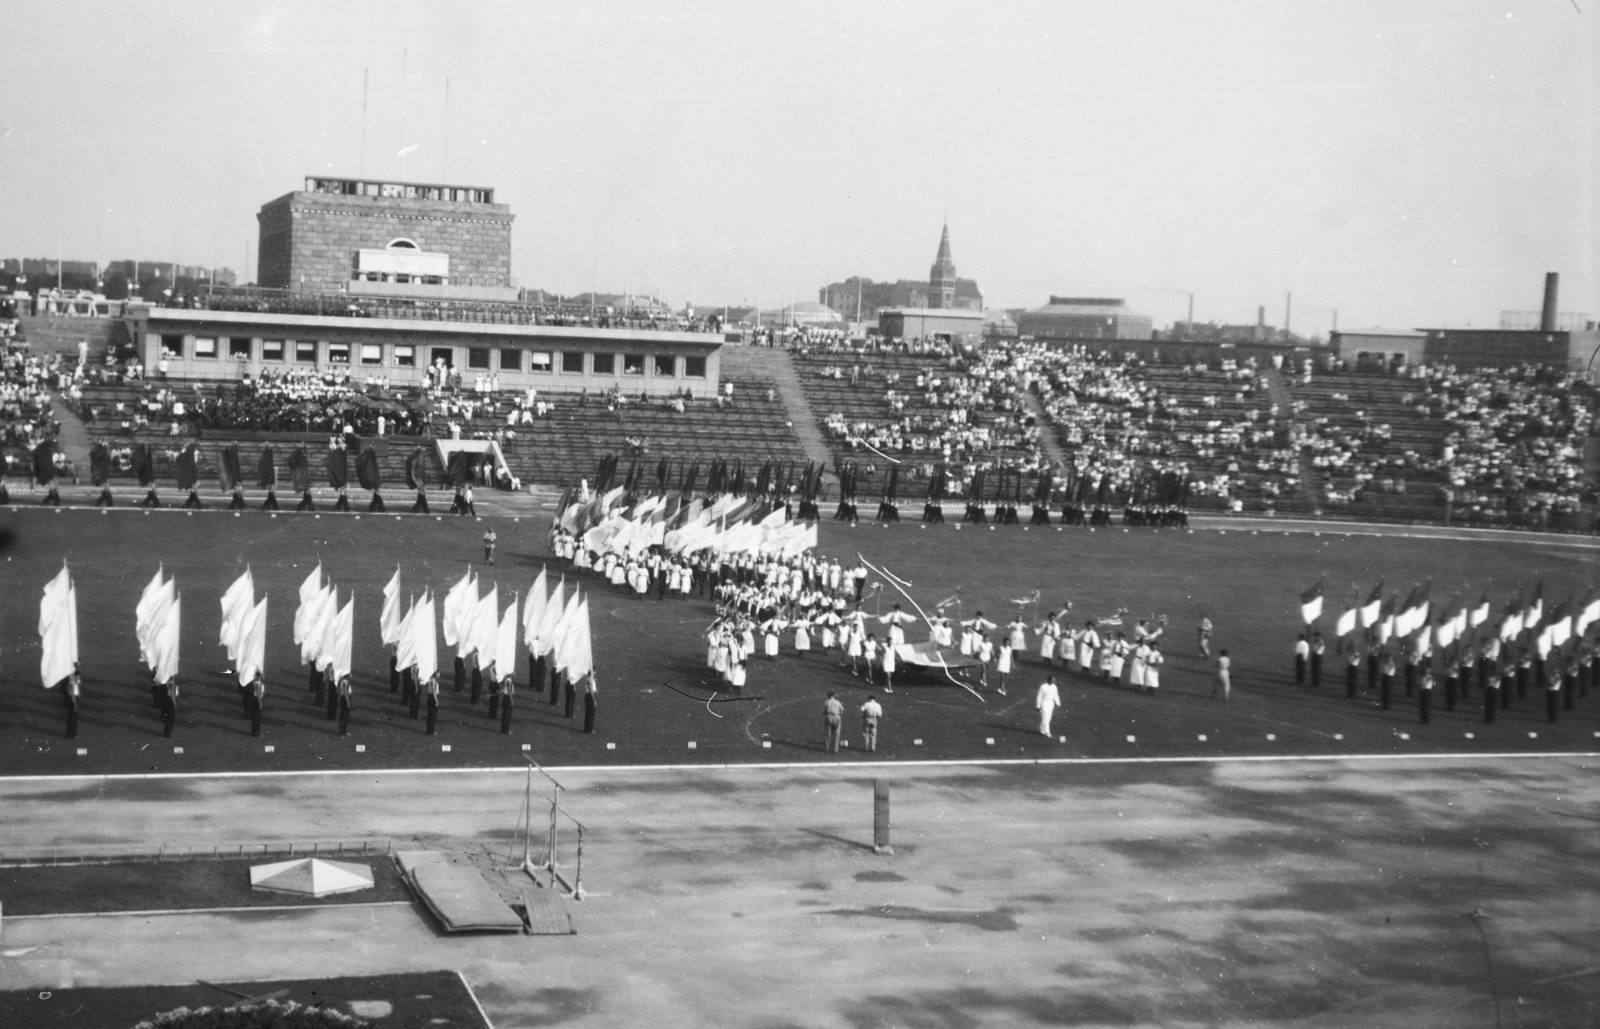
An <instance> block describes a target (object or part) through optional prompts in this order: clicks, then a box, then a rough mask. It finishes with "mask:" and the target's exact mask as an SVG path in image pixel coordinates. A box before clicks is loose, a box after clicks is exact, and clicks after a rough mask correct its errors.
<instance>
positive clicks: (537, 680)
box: [528, 654, 544, 691]
mask: <svg viewBox="0 0 1600 1029" xmlns="http://www.w3.org/2000/svg"><path fill="white" fill-rule="evenodd" d="M528 685H529V686H530V687H532V688H533V689H534V690H535V691H542V690H543V689H544V658H542V657H539V656H537V655H535V654H529V655H528Z"/></svg>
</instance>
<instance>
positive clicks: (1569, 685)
mask: <svg viewBox="0 0 1600 1029" xmlns="http://www.w3.org/2000/svg"><path fill="white" fill-rule="evenodd" d="M1573 686H1574V683H1573V679H1572V678H1569V679H1567V682H1566V688H1565V689H1563V690H1562V691H1561V706H1562V707H1564V708H1566V709H1567V710H1568V711H1571V710H1572V702H1573V701H1574V700H1576V699H1577V698H1578V691H1577V690H1576V689H1574V688H1573Z"/></svg>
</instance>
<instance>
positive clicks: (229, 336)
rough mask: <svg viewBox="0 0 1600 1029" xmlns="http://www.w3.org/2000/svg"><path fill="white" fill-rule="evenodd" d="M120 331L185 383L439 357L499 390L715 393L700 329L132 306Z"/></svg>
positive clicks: (410, 377)
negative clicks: (488, 379) (492, 379)
mask: <svg viewBox="0 0 1600 1029" xmlns="http://www.w3.org/2000/svg"><path fill="white" fill-rule="evenodd" d="M128 322H129V331H130V335H131V336H132V338H133V340H134V343H135V346H136V347H137V349H138V351H139V354H140V357H141V358H142V360H143V362H144V365H145V370H146V373H147V374H150V375H152V376H153V375H155V374H157V373H158V369H159V368H160V366H161V364H162V362H163V361H164V362H165V363H166V367H167V373H168V375H170V376H172V377H176V378H184V379H219V380H226V379H240V378H243V377H244V376H246V375H250V376H258V375H260V374H262V373H263V372H266V371H268V370H277V371H287V370H289V369H300V370H315V371H328V370H330V369H332V370H337V369H345V368H347V369H349V371H350V374H351V375H353V376H364V375H373V376H383V377H386V378H388V379H389V380H390V381H391V382H393V383H394V384H396V385H405V384H415V383H421V382H423V381H425V379H426V377H427V372H426V369H427V368H428V366H429V365H431V364H433V363H435V361H443V362H444V363H445V364H446V365H448V366H450V367H451V368H455V369H459V370H460V371H461V372H462V374H463V375H465V376H468V377H470V376H473V375H498V376H499V377H500V386H501V388H504V389H524V388H526V387H528V386H534V387H537V388H539V389H557V390H578V389H589V390H591V391H601V390H606V389H610V388H611V387H613V386H616V387H620V388H621V389H622V390H624V391H626V392H630V393H639V392H644V393H678V392H681V391H682V390H684V389H688V390H689V391H690V392H691V393H692V394H694V395H696V396H699V395H705V394H709V393H711V392H714V391H715V390H716V388H717V384H718V381H719V376H720V353H721V349H722V343H723V337H722V335H721V334H719V333H710V332H662V331H654V330H649V329H631V328H604V329H602V328H591V327H586V326H562V325H508V324H498V323H492V322H470V321H458V322H457V321H421V320H417V321H413V320H407V319H398V318H353V317H337V316H324V315H297V314H277V313H259V312H254V311H208V310H190V309H187V308H171V307H134V308H133V309H132V310H131V312H130V314H129V316H128Z"/></svg>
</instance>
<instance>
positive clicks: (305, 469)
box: [289, 447, 311, 493]
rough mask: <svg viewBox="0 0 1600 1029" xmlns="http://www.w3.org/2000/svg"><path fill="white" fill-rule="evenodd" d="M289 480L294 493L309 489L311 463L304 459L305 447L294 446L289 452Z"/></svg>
mask: <svg viewBox="0 0 1600 1029" xmlns="http://www.w3.org/2000/svg"><path fill="white" fill-rule="evenodd" d="M289 481H290V483H291V484H292V485H293V486H294V491H295V492H296V493H305V492H307V491H308V490H310V489H311V464H310V462H309V461H307V460H306V448H305V447H295V448H294V449H293V450H291V451H290V452H289Z"/></svg>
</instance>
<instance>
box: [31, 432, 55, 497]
mask: <svg viewBox="0 0 1600 1029" xmlns="http://www.w3.org/2000/svg"><path fill="white" fill-rule="evenodd" d="M55 457H56V445H55V443H53V442H52V441H50V440H45V441H44V442H43V443H41V444H39V445H38V446H36V447H34V448H33V477H34V479H36V480H37V481H38V483H39V485H41V486H48V485H50V483H52V482H54V481H55V479H56V461H55Z"/></svg>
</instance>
